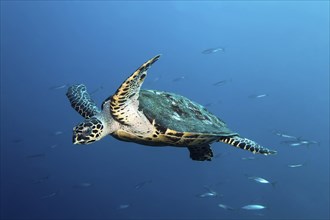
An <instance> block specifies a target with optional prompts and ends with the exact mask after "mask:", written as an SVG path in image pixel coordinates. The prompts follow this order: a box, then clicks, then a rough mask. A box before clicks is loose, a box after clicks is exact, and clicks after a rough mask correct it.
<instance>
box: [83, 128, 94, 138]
mask: <svg viewBox="0 0 330 220" xmlns="http://www.w3.org/2000/svg"><path fill="white" fill-rule="evenodd" d="M91 133H92V128H91V127H84V128H83V129H82V131H81V134H82V135H83V136H84V137H88V136H89V135H91Z"/></svg>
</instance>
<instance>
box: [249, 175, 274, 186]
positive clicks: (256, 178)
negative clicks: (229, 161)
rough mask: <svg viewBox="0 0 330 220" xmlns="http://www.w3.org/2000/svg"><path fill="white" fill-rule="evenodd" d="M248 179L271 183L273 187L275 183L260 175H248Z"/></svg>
mask: <svg viewBox="0 0 330 220" xmlns="http://www.w3.org/2000/svg"><path fill="white" fill-rule="evenodd" d="M248 179H250V180H254V181H256V182H258V183H262V184H271V185H272V186H273V187H275V184H276V182H270V181H268V180H266V179H264V178H262V177H258V176H250V177H248Z"/></svg>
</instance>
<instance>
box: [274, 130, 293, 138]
mask: <svg viewBox="0 0 330 220" xmlns="http://www.w3.org/2000/svg"><path fill="white" fill-rule="evenodd" d="M274 134H275V135H277V136H279V137H283V138H289V139H295V140H298V137H295V136H292V135H288V134H285V133H283V132H280V131H275V132H274Z"/></svg>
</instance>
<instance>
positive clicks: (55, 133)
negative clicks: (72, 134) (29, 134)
mask: <svg viewBox="0 0 330 220" xmlns="http://www.w3.org/2000/svg"><path fill="white" fill-rule="evenodd" d="M62 134H63V131H55V132H53V135H54V136H58V135H62Z"/></svg>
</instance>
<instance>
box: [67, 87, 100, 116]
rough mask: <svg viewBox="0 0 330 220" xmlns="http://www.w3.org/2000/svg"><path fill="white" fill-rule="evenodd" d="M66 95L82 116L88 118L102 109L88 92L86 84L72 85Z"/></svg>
mask: <svg viewBox="0 0 330 220" xmlns="http://www.w3.org/2000/svg"><path fill="white" fill-rule="evenodd" d="M66 96H67V97H68V99H69V100H70V103H71V106H72V108H74V109H75V110H76V111H77V112H78V113H79V114H80V115H81V116H83V117H84V118H86V119H88V118H90V117H92V116H94V115H96V114H97V113H99V112H100V109H99V108H98V107H97V106H96V104H95V102H94V101H93V100H92V99H91V97H90V95H89V94H88V92H87V89H86V86H85V85H83V84H77V85H73V86H70V87H69V88H68V91H67V93H66Z"/></svg>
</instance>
